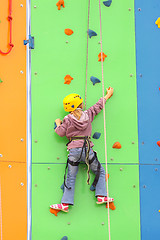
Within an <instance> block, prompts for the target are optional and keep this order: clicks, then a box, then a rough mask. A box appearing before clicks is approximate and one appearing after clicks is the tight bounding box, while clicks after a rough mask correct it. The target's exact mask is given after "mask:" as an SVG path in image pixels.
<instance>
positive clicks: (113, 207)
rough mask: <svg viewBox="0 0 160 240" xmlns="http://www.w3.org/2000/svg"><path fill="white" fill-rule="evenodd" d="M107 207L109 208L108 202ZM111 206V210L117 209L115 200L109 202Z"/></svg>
mask: <svg viewBox="0 0 160 240" xmlns="http://www.w3.org/2000/svg"><path fill="white" fill-rule="evenodd" d="M106 208H108V204H107V203H106ZM109 208H110V209H111V210H115V209H116V206H115V205H114V202H110V203H109Z"/></svg>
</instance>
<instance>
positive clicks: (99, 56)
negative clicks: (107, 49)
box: [98, 52, 107, 62]
mask: <svg viewBox="0 0 160 240" xmlns="http://www.w3.org/2000/svg"><path fill="white" fill-rule="evenodd" d="M106 57H107V55H106V54H105V53H102V58H103V62H104V60H105V58H106ZM98 61H99V62H100V61H101V52H100V53H99V54H98Z"/></svg>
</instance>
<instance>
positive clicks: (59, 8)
mask: <svg viewBox="0 0 160 240" xmlns="http://www.w3.org/2000/svg"><path fill="white" fill-rule="evenodd" d="M56 5H57V7H58V10H61V6H62V7H63V8H64V7H65V6H64V0H59V1H58V2H57V3H56Z"/></svg>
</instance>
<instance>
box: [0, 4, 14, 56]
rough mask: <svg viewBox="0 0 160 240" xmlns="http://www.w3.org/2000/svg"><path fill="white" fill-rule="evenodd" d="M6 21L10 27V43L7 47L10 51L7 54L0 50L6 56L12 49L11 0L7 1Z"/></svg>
mask: <svg viewBox="0 0 160 240" xmlns="http://www.w3.org/2000/svg"><path fill="white" fill-rule="evenodd" d="M7 19H8V21H9V25H10V27H9V28H10V41H9V46H10V49H9V50H8V52H2V51H1V50H0V53H1V54H3V55H7V54H8V53H10V52H11V50H12V48H13V47H14V45H13V43H12V0H9V15H8V18H7Z"/></svg>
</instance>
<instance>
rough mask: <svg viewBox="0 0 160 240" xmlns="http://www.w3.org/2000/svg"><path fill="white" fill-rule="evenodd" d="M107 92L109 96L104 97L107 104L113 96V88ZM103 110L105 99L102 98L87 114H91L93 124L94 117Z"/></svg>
mask: <svg viewBox="0 0 160 240" xmlns="http://www.w3.org/2000/svg"><path fill="white" fill-rule="evenodd" d="M106 90H107V94H106V96H105V97H104V103H106V101H107V100H108V99H109V98H110V97H111V96H112V95H113V88H110V87H109V88H108V89H106ZM102 109H103V98H100V99H99V101H98V102H97V103H96V104H95V105H93V106H92V107H90V108H89V109H88V110H87V112H88V114H89V117H90V119H91V122H92V121H93V119H94V117H95V116H96V115H97V114H98V113H99V112H100V111H101V110H102Z"/></svg>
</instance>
